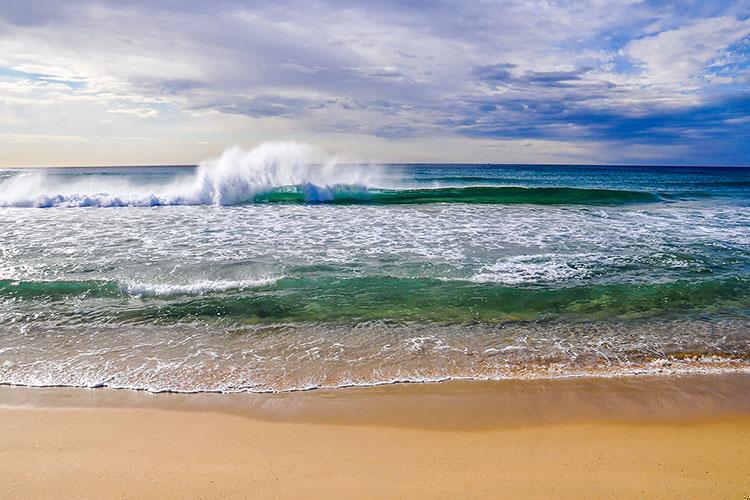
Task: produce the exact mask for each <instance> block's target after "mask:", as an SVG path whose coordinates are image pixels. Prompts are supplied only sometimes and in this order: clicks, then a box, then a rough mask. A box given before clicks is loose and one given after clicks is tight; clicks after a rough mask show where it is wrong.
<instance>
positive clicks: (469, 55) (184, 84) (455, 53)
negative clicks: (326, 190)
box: [0, 0, 750, 166]
mask: <svg viewBox="0 0 750 500" xmlns="http://www.w3.org/2000/svg"><path fill="white" fill-rule="evenodd" d="M749 60H750V1H734V2H731V1H725V2H711V1H703V2H691V1H683V2H663V1H662V2H647V1H628V0H625V1H620V2H607V1H566V2H562V1H561V2H556V1H545V2H522V1H498V2H425V1H411V2H397V1H383V2H356V1H350V2H337V1H330V2H316V1H309V0H308V1H299V2H297V1H280V2H253V1H239V0H218V1H212V2H206V1H201V2H198V1H190V0H184V1H177V0H166V1H161V2H156V1H146V0H142V1H132V2H123V1H114V0H112V1H98V2H88V1H82V0H68V1H65V2H60V1H52V0H49V1H45V0H39V1H34V0H4V1H3V2H2V3H1V4H0V165H5V166H10V165H92V164H153V163H172V164H174V163H197V162H198V161H200V160H201V159H203V158H206V157H211V156H216V155H217V154H219V153H220V152H221V151H222V150H223V149H224V148H225V147H226V146H229V145H232V144H239V145H242V146H244V147H252V146H254V145H256V144H259V143H261V142H265V141H273V140H295V141H300V142H307V143H311V144H314V145H317V146H320V147H322V148H324V149H326V150H328V151H330V152H332V153H341V154H343V155H345V156H346V157H348V158H352V159H356V160H360V161H390V162H399V161H408V162H441V161H442V162H461V161H465V162H494V163H616V164H632V163H640V164H721V165H741V164H743V165H747V164H750V145H749V143H750V141H749V140H748V139H749V138H750V64H749Z"/></svg>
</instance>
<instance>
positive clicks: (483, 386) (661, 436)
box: [0, 374, 750, 498]
mask: <svg viewBox="0 0 750 500" xmlns="http://www.w3.org/2000/svg"><path fill="white" fill-rule="evenodd" d="M749 388H750V376H748V375H746V374H745V375H720V376H716V375H713V376H709V375H705V376H691V377H650V378H622V379H582V380H555V381H536V382H531V381H529V382H520V381H516V382H507V383H502V382H494V383H482V382H446V383H441V384H404V385H392V386H383V387H376V388H368V389H357V388H352V389H339V390H334V391H311V392H302V393H291V394H268V395H262V394H234V395H222V394H157V395H154V394H149V393H143V392H135V391H116V390H108V389H95V390H83V389H62V388H51V389H30V388H16V387H3V388H2V389H0V401H1V402H2V407H1V408H0V464H1V465H2V469H3V471H4V473H3V478H2V490H3V496H4V497H8V498H29V497H77V498H81V497H119V498H122V497H128V498H155V497H193V498H222V497H285V498H291V497H300V496H302V497H312V498H342V497H349V498H351V497H365V498H376V497H378V498H381V497H397V498H457V497H485V498H489V497H492V498H498V497H501V498H502V497H506V498H509V497H536V498H541V497H558V498H559V497H565V498H572V497H576V498H581V497H584V498H594V497H596V498H602V497H618V498H623V497H625V498H627V497H630V498H634V497H644V496H647V497H660V498H675V497H680V498H709V497H710V498H743V497H744V496H745V495H748V494H750V396H749V394H750V391H748V389H749Z"/></svg>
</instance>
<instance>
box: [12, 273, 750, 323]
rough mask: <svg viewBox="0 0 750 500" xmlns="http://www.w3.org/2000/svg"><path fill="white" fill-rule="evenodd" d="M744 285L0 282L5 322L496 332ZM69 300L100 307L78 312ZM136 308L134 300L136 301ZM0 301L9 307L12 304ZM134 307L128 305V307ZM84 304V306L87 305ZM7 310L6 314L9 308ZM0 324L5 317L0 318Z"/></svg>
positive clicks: (663, 308)
mask: <svg viewBox="0 0 750 500" xmlns="http://www.w3.org/2000/svg"><path fill="white" fill-rule="evenodd" d="M749 285H750V281H748V279H746V278H740V277H734V278H723V279H713V280H698V281H691V280H681V281H673V282H666V283H617V284H615V283H610V284H593V285H580V286H572V287H509V286H505V285H498V284H489V283H474V282H470V281H444V280H437V279H417V278H412V279H409V278H394V277H385V276H370V277H358V278H344V279H342V278H290V277H286V278H281V279H278V280H276V281H271V280H268V281H257V282H238V283H233V282H220V283H213V284H211V285H210V286H207V284H206V283H196V284H194V285H139V286H134V285H124V284H122V283H118V282H107V281H52V282H10V281H0V300H2V301H3V302H4V303H5V304H6V306H8V307H6V313H8V315H7V316H6V319H7V318H10V317H15V319H16V320H18V317H17V316H15V315H14V314H13V312H12V309H16V314H22V315H26V316H27V315H34V314H37V313H36V312H35V310H36V308H37V307H39V308H41V310H42V312H41V313H40V314H43V315H45V316H47V317H49V318H53V317H55V315H56V314H58V313H59V314H60V315H62V316H64V317H66V318H67V319H75V318H78V320H81V321H84V322H90V321H93V322H95V323H97V322H99V323H100V322H102V321H104V322H107V323H111V322H115V323H131V322H136V323H139V324H149V323H163V322H181V321H194V320H202V321H209V322H213V321H223V322H228V323H234V324H242V323H268V322H271V323H274V322H287V321H291V322H295V321H301V322H333V323H341V322H343V323H349V322H360V321H370V320H388V321H390V320H392V321H398V322H403V321H428V322H465V321H480V322H490V323H492V322H504V321H531V320H537V319H548V318H555V317H557V318H578V319H587V320H588V319H597V318H599V319H601V318H613V317H623V318H624V317H648V316H654V315H662V314H670V313H679V312H690V311H694V312H695V311H698V312H716V311H722V310H740V309H743V308H747V307H748V306H750V286H749ZM74 297H78V298H80V297H85V298H87V299H93V298H98V299H102V300H103V302H102V300H99V301H94V302H96V303H95V305H92V309H90V310H87V309H86V308H85V307H82V306H80V301H76V300H71V299H72V298H74ZM139 298H140V300H138V299H139ZM6 299H14V300H15V304H13V303H10V302H8V301H7V300H6ZM133 299H135V300H133ZM94 302H92V304H93V303H94ZM13 306H15V307H13ZM4 316H5V315H4Z"/></svg>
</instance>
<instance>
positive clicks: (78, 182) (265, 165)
mask: <svg viewBox="0 0 750 500" xmlns="http://www.w3.org/2000/svg"><path fill="white" fill-rule="evenodd" d="M377 170H378V169H377V168H375V167H373V166H369V165H341V164H340V161H339V158H338V157H331V156H329V155H327V154H326V153H325V152H324V151H322V150H320V149H318V148H315V147H313V146H310V145H307V144H299V143H295V142H270V143H264V144H261V145H259V146H257V147H256V148H254V149H252V150H249V151H246V150H244V149H242V148H240V147H238V146H233V147H230V148H228V149H227V150H225V151H224V153H223V154H222V155H221V156H220V157H219V158H214V159H210V160H206V161H203V162H201V164H200V165H198V167H197V169H196V170H195V172H194V173H193V174H192V175H187V176H177V177H178V179H176V180H175V179H172V180H170V181H168V182H154V181H153V180H151V181H149V180H148V179H146V180H145V181H143V179H141V181H142V182H140V183H134V182H132V181H131V180H130V179H128V178H127V177H125V176H122V175H98V174H96V173H94V174H91V173H89V174H85V173H83V174H82V173H80V172H76V173H75V174H73V175H70V174H68V175H64V174H59V173H58V174H55V173H49V172H42V171H38V172H26V173H23V174H20V175H16V176H15V177H12V178H10V179H7V180H5V181H4V182H2V183H1V184H0V206H6V207H21V208H31V207H37V208H50V207H127V206H159V205H234V204H237V203H245V202H248V201H250V200H252V199H253V198H254V197H255V196H256V195H258V194H260V193H265V192H269V191H273V190H275V189H279V188H283V187H286V186H301V187H302V189H301V192H302V193H303V195H304V197H305V201H310V202H319V201H327V200H330V199H333V194H332V193H333V191H334V190H335V189H334V186H340V185H349V186H355V187H357V189H361V188H359V187H360V186H361V187H362V188H364V187H366V186H369V185H371V183H372V181H373V180H374V177H375V175H376V173H377Z"/></svg>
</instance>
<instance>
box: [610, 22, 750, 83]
mask: <svg viewBox="0 0 750 500" xmlns="http://www.w3.org/2000/svg"><path fill="white" fill-rule="evenodd" d="M747 36H750V19H745V20H739V19H736V18H734V17H715V18H710V19H701V20H698V21H696V22H693V23H691V24H689V25H687V26H684V27H681V28H678V29H673V30H668V31H662V32H661V33H659V34H657V35H653V36H647V37H644V38H641V39H638V40H633V41H631V42H630V43H628V44H627V46H626V47H625V48H624V53H625V54H627V56H628V57H630V58H632V59H633V60H634V61H636V63H637V64H639V65H640V66H641V67H642V68H643V74H642V75H641V76H642V79H643V81H644V82H645V83H648V84H659V85H674V84H677V85H681V84H689V83H690V81H691V80H694V79H696V78H698V77H700V76H701V75H702V74H703V72H704V71H705V70H706V68H707V67H708V66H709V65H710V64H711V63H712V62H714V61H716V59H717V58H719V57H721V56H722V55H723V54H724V51H725V50H726V49H727V48H728V47H729V46H731V45H732V44H734V43H737V42H738V41H740V40H742V39H743V38H745V37H747Z"/></svg>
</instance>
